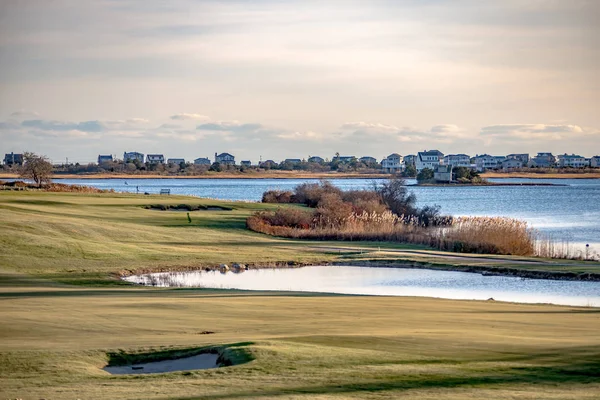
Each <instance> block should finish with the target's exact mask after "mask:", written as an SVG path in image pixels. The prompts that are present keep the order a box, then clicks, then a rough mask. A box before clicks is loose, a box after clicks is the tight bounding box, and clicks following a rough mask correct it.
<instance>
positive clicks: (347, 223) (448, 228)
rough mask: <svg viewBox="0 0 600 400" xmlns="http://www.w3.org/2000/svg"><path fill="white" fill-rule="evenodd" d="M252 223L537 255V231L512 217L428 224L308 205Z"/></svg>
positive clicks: (289, 233)
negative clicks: (335, 214)
mask: <svg viewBox="0 0 600 400" xmlns="http://www.w3.org/2000/svg"><path fill="white" fill-rule="evenodd" d="M286 213H287V216H286ZM311 216H312V219H311ZM247 225H248V227H249V228H250V229H252V230H254V231H256V232H261V233H266V234H269V235H273V236H283V237H288V238H294V239H312V240H349V241H364V240H366V241H392V242H401V243H411V244H418V245H426V246H431V247H433V248H435V249H439V250H448V251H455V252H461V253H488V254H502V255H519V256H532V255H536V247H535V245H536V231H535V230H534V229H532V228H530V227H528V225H527V223H526V222H523V221H519V220H516V219H512V218H500V217H494V218H492V217H459V218H453V219H451V220H448V221H447V222H446V223H444V224H443V225H441V226H429V227H426V226H423V225H422V224H421V223H420V222H419V219H418V218H415V217H410V216H409V217H405V216H402V215H401V216H397V215H395V214H393V213H391V212H390V211H385V212H383V213H367V212H363V213H361V214H354V213H353V214H350V215H349V216H347V217H346V218H338V219H336V220H330V219H327V218H322V216H320V215H313V214H310V213H308V212H306V211H299V210H287V209H281V210H277V211H275V212H258V213H256V214H254V215H253V216H251V217H250V218H248V220H247Z"/></svg>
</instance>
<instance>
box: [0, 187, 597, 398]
mask: <svg viewBox="0 0 600 400" xmlns="http://www.w3.org/2000/svg"><path fill="white" fill-rule="evenodd" d="M168 202H172V204H181V203H185V204H195V202H197V203H198V204H203V205H211V204H214V205H222V206H226V207H231V208H232V209H233V210H232V211H213V210H211V211H198V212H194V213H193V214H192V220H193V223H192V224H189V223H188V221H187V217H186V213H184V212H175V211H173V212H172V211H155V210H146V209H143V206H145V205H148V204H157V203H161V204H163V203H167V202H166V201H165V198H164V197H163V198H160V200H159V199H158V198H157V197H153V196H150V198H148V197H147V196H146V197H144V196H134V195H119V194H110V195H81V194H68V193H66V194H65V193H56V194H51V193H34V192H7V193H3V192H0V398H23V399H40V398H67V399H68V398H81V399H87V398H94V399H115V398H131V399H241V398H254V399H345V398H368V399H388V398H398V397H402V398H408V399H417V398H418V399H436V400H437V399H481V398H489V399H492V398H520V399H521V398H523V399H538V398H546V399H563V398H564V399H593V398H598V393H600V381H599V378H598V377H599V376H600V335H599V334H598V332H600V310H598V309H594V308H580V307H559V306H549V305H520V304H509V303H500V302H481V301H451V300H440V299H428V298H404V297H370V296H341V295H322V294H311V293H272V292H245V291H223V290H208V289H157V288H147V287H137V286H129V285H123V284H122V283H121V282H120V281H119V280H118V279H116V275H115V274H116V273H118V272H119V271H125V270H143V269H157V268H172V267H175V268H188V267H197V266H201V265H209V264H210V265H214V264H218V263H221V262H226V263H231V262H244V263H274V262H287V261H295V262H319V261H348V262H352V261H357V260H372V259H382V260H388V261H390V262H397V261H398V260H399V259H411V260H413V261H419V262H431V263H436V264H445V265H451V264H452V263H460V264H472V265H487V264H492V265H493V264H494V263H495V262H496V261H494V260H495V258H494V257H483V256H475V255H474V256H465V257H464V258H461V259H460V260H457V259H452V258H449V257H446V256H448V253H441V252H435V251H430V250H427V249H424V248H422V247H415V246H401V245H397V244H390V243H362V242H361V243H332V242H297V241H291V240H283V239H278V238H272V237H267V236H263V235H260V234H256V233H252V232H249V231H248V230H246V229H245V223H244V221H245V218H246V216H247V215H249V214H250V213H252V212H253V211H255V210H257V209H264V208H269V207H271V206H269V205H262V204H252V203H225V202H218V201H210V200H204V199H202V200H196V199H190V198H177V197H175V196H173V197H171V198H169V199H168ZM380 248H381V251H380ZM398 251H400V253H398ZM440 256H441V257H440ZM498 260H500V259H498ZM501 260H502V266H507V265H512V264H510V262H515V264H514V266H515V267H517V268H536V269H539V268H546V269H550V268H561V269H563V270H584V271H587V270H592V269H593V268H594V265H592V264H586V263H568V262H562V261H561V262H560V263H551V262H544V263H543V264H542V265H541V266H539V265H536V266H535V267H533V266H530V265H525V264H519V263H518V261H520V260H521V261H522V259H521V258H510V257H509V258H506V259H505V258H502V259H501ZM506 260H508V262H509V263H508V264H507V263H506ZM525 260H528V259H525ZM498 262H500V261H498ZM596 268H597V264H596ZM72 284H76V285H72ZM206 331H210V332H214V333H213V334H203V332H206ZM216 347H218V348H224V349H225V350H224V351H226V352H228V358H230V359H232V360H233V361H234V364H238V365H234V366H231V367H226V368H219V369H214V370H203V371H191V372H174V373H167V374H157V375H133V376H128V375H119V376H116V375H115V376H113V375H109V374H108V373H106V372H104V371H103V370H102V367H104V366H106V365H107V364H108V363H109V362H111V360H113V362H115V360H117V359H118V357H119V355H121V361H122V360H123V357H125V358H127V359H128V360H130V361H131V360H140V359H148V358H152V357H163V356H170V355H173V354H177V352H179V354H189V352H190V351H202V350H204V349H207V348H216Z"/></svg>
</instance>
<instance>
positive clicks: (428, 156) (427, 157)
mask: <svg viewBox="0 0 600 400" xmlns="http://www.w3.org/2000/svg"><path fill="white" fill-rule="evenodd" d="M443 159H444V153H442V152H441V151H438V150H429V151H420V152H418V153H417V158H416V160H415V166H416V168H417V172H421V171H423V170H424V169H425V168H429V169H431V170H433V171H435V168H436V167H437V166H438V165H440V164H441V162H442V160H443Z"/></svg>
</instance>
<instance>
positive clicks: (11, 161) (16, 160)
mask: <svg viewBox="0 0 600 400" xmlns="http://www.w3.org/2000/svg"><path fill="white" fill-rule="evenodd" d="M4 165H8V166H11V167H12V166H13V165H23V154H15V153H10V154H5V155H4Z"/></svg>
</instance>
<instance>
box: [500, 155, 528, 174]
mask: <svg viewBox="0 0 600 400" xmlns="http://www.w3.org/2000/svg"><path fill="white" fill-rule="evenodd" d="M501 165H502V169H503V170H505V171H508V170H511V169H517V168H523V161H521V160H519V159H516V158H508V157H507V158H505V159H504V160H503V161H502V164H501Z"/></svg>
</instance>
